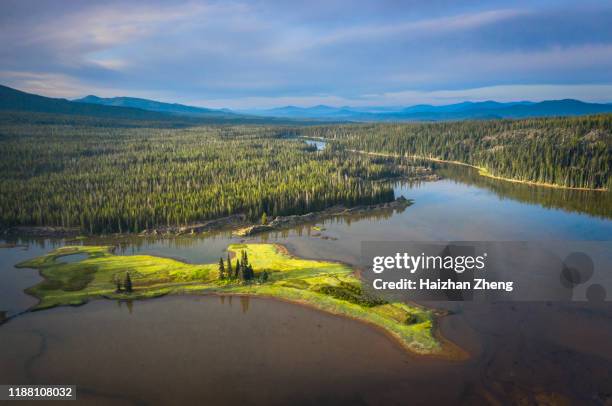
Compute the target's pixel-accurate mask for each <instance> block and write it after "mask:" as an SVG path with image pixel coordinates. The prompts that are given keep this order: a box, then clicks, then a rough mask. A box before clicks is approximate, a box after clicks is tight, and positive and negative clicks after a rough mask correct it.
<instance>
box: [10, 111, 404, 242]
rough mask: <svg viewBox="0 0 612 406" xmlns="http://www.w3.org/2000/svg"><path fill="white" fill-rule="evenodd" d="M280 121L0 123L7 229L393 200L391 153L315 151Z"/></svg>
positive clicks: (95, 226)
mask: <svg viewBox="0 0 612 406" xmlns="http://www.w3.org/2000/svg"><path fill="white" fill-rule="evenodd" d="M283 134H285V130H284V129H282V128H279V127H254V126H251V127H245V126H234V127H213V126H210V127H194V128H186V129H159V128H157V129H154V128H103V127H91V126H86V125H33V124H20V125H17V124H14V123H9V124H2V125H0V226H2V227H10V226H14V225H33V226H62V227H79V228H81V229H82V230H83V231H84V232H89V233H108V232H140V231H142V230H145V229H150V228H154V227H156V226H170V225H172V226H176V225H183V224H188V223H191V222H195V221H202V220H207V219H213V218H219V217H223V216H227V215H231V214H237V213H243V214H246V215H247V216H249V218H251V219H253V220H254V221H258V220H259V219H260V218H261V216H262V214H264V213H266V214H267V216H268V217H269V216H277V215H289V214H303V213H306V212H310V211H317V210H322V209H324V208H327V207H330V206H333V205H336V204H344V205H346V206H354V205H359V204H376V203H380V202H388V201H391V200H393V199H394V193H393V189H392V187H391V186H389V185H388V184H385V183H383V182H375V181H374V180H377V179H382V178H384V177H389V176H397V175H399V174H400V173H406V172H410V170H411V169H410V168H408V167H404V168H402V167H396V166H395V165H392V164H391V162H389V160H385V159H381V158H374V157H363V156H362V157H359V156H356V155H355V154H348V153H347V154H344V153H335V152H332V151H327V152H314V150H313V147H310V146H308V145H306V144H305V143H304V142H302V141H300V140H295V139H294V140H288V139H284V138H283V137H282V135H283Z"/></svg>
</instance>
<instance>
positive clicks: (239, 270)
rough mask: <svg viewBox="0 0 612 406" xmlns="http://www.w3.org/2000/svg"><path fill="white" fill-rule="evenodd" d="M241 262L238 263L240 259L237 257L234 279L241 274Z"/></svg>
mask: <svg viewBox="0 0 612 406" xmlns="http://www.w3.org/2000/svg"><path fill="white" fill-rule="evenodd" d="M241 266H242V265H241V264H240V260H239V259H237V260H236V273H235V274H234V279H238V278H239V277H240V276H241V274H242V268H241Z"/></svg>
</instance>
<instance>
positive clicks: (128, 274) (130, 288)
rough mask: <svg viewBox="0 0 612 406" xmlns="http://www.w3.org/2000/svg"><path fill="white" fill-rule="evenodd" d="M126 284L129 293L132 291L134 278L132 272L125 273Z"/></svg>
mask: <svg viewBox="0 0 612 406" xmlns="http://www.w3.org/2000/svg"><path fill="white" fill-rule="evenodd" d="M123 285H124V286H125V291H126V292H127V293H132V278H130V273H129V272H126V273H125V282H124V284H123Z"/></svg>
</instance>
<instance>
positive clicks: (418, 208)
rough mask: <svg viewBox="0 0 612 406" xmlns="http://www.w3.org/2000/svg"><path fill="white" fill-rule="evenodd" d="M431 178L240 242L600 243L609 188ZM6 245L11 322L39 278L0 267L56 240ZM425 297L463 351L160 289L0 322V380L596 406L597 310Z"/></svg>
mask: <svg viewBox="0 0 612 406" xmlns="http://www.w3.org/2000/svg"><path fill="white" fill-rule="evenodd" d="M437 171H438V172H439V173H440V174H442V175H443V176H444V177H445V179H444V180H441V181H438V182H427V183H417V184H408V183H398V184H397V185H395V191H396V195H403V196H405V197H406V198H409V199H414V204H413V205H412V206H410V207H408V208H407V209H406V210H404V211H403V212H401V213H395V214H391V215H390V214H377V215H367V216H358V217H348V218H336V219H330V220H326V221H323V222H319V223H317V224H316V225H315V224H313V225H304V226H302V227H298V228H296V229H293V230H288V231H284V232H275V233H269V234H266V235H260V236H256V237H252V238H248V239H246V240H247V241H269V242H279V243H282V244H285V245H286V246H288V247H289V249H290V250H291V251H292V252H293V253H295V254H296V255H299V256H303V257H308V258H322V259H334V260H341V261H345V262H348V263H351V264H357V263H358V262H359V258H360V248H361V241H367V240H389V241H393V240H406V241H432V240H439V241H445V240H457V241H461V240H464V241H466V240H472V241H476V240H496V241H504V240H585V241H587V240H598V241H607V240H612V219H611V217H612V210H610V204H611V202H610V198H609V196H610V195H609V194H606V193H599V192H583V191H567V190H562V189H549V188H541V187H534V186H527V185H521V184H514V183H508V182H502V181H497V180H493V179H487V178H482V177H480V176H479V175H478V174H477V173H476V172H475V171H474V170H472V169H470V168H464V167H459V166H448V165H441V166H439V167H438V168H437ZM314 226H316V228H314ZM236 241H239V240H238V239H236V238H232V237H231V236H230V235H229V233H223V232H222V233H218V234H215V235H213V236H209V237H188V236H185V237H176V238H168V239H163V238H151V239H144V238H131V237H121V238H113V239H108V238H95V239H91V240H88V241H86V242H87V243H96V244H97V243H109V244H115V245H119V246H120V249H119V250H118V252H119V253H122V254H125V255H130V254H134V253H138V252H142V253H149V254H153V255H161V256H168V257H173V258H177V259H181V260H184V261H187V262H193V263H197V262H211V261H217V260H218V258H219V257H220V256H224V255H225V254H224V248H225V247H226V246H227V244H228V243H231V242H236ZM5 242H7V243H10V242H18V243H23V244H25V247H23V246H17V247H14V248H2V249H0V289H1V294H0V311H5V312H7V313H8V314H9V315H10V314H16V313H19V312H20V311H23V310H25V309H27V308H28V307H29V306H31V305H32V304H34V303H35V300H34V299H33V298H31V297H29V296H27V295H25V294H24V293H23V292H22V290H23V288H25V287H27V286H31V285H32V284H34V283H36V281H38V280H40V277H39V276H38V275H37V273H36V272H35V271H33V270H27V269H19V270H18V269H15V268H14V267H13V265H14V264H16V263H18V262H20V261H23V260H25V259H27V258H31V257H35V256H38V255H41V254H43V253H45V252H47V251H49V250H50V249H52V248H54V247H55V246H59V245H64V244H66V242H65V241H61V240H46V241H35V242H32V241H5ZM78 243H80V242H78ZM430 305H432V306H436V307H440V308H446V309H448V310H451V311H452V314H451V315H450V316H447V317H445V318H443V319H442V320H440V331H441V333H442V335H443V336H444V337H447V338H449V339H451V340H452V341H454V342H456V343H457V344H459V345H461V346H462V347H463V348H465V349H466V350H467V351H469V352H470V354H471V358H470V359H469V360H468V361H466V362H451V361H442V360H437V359H430V358H422V357H414V356H412V355H410V354H408V353H406V352H404V351H403V350H402V349H401V348H400V347H399V346H398V345H397V344H396V343H395V342H394V341H393V340H391V339H389V338H388V337H387V336H385V335H384V334H383V333H382V332H380V331H378V330H377V329H374V328H371V327H369V326H367V325H364V324H361V323H358V322H356V321H353V320H346V319H342V318H339V317H335V316H331V315H328V314H325V313H320V312H317V311H314V310H311V309H307V308H304V307H301V306H297V305H294V304H288V303H283V302H278V301H274V300H266V299H261V298H240V297H234V298H231V299H230V297H166V298H161V299H154V300H147V301H135V302H133V303H127V302H113V301H95V302H92V303H89V304H87V305H85V306H82V307H77V308H57V309H52V310H47V311H41V312H34V313H28V314H25V315H22V316H19V317H17V318H15V319H14V320H11V321H10V322H8V323H6V324H4V325H2V326H0V345H1V346H2V348H3V352H2V356H0V382H6V383H9V382H10V383H58V384H61V383H64V384H77V385H78V386H79V392H78V393H79V397H80V398H81V399H91V400H96V401H98V402H99V403H107V402H110V401H116V402H117V403H124V404H154V403H171V402H174V403H211V404H239V403H240V404H266V405H270V404H287V403H294V404H298V405H300V404H317V405H320V404H323V405H325V404H347V405H348V404H350V405H355V404H405V403H407V402H410V403H411V404H426V403H428V404H431V403H438V404H470V405H471V404H484V403H487V401H488V400H491V399H497V400H501V401H506V402H507V401H508V399H511V401H512V402H514V403H518V402H525V404H530V403H529V402H532V403H533V402H534V401H535V400H539V401H541V402H545V401H548V402H549V403H550V404H555V403H560V402H561V401H562V400H563V399H568V400H571V401H572V402H574V403H581V404H602V403H604V402H605V401H606V400H608V401H609V399H610V397H611V396H612V395H611V394H612V381H611V380H610V379H609V372H610V371H611V370H612V347H611V346H610V342H612V322H611V321H612V305H611V304H610V303H602V304H597V305H595V304H586V303H554V302H548V303H470V302H440V303H438V302H436V303H430Z"/></svg>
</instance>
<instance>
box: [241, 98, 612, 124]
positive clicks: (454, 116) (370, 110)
mask: <svg viewBox="0 0 612 406" xmlns="http://www.w3.org/2000/svg"><path fill="white" fill-rule="evenodd" d="M247 112H248V113H249V114H253V115H260V116H265V117H285V118H302V119H306V118H310V119H325V120H349V121H443V120H467V119H495V118H525V117H550V116H576V115H584V114H597V113H609V112H612V104H598V103H585V102H582V101H579V100H573V99H565V100H548V101H543V102H537V103H536V102H529V101H520V102H510V103H499V102H495V101H484V102H462V103H456V104H448V105H444V106H432V105H428V104H420V105H415V106H410V107H405V108H398V107H395V108H394V107H367V108H355V107H330V106H324V105H319V106H314V107H295V106H286V107H280V108H274V109H269V110H248V111H247Z"/></svg>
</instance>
